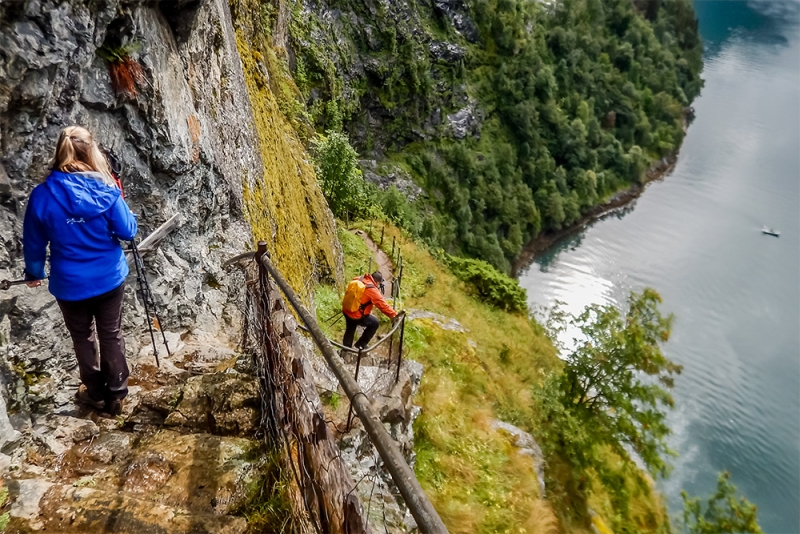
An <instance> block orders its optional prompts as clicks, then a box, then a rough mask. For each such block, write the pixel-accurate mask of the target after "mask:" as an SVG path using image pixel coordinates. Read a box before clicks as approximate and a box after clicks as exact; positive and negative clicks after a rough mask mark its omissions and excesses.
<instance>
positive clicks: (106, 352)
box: [22, 126, 137, 415]
mask: <svg viewBox="0 0 800 534" xmlns="http://www.w3.org/2000/svg"><path fill="white" fill-rule="evenodd" d="M121 193H122V192H121V191H120V189H119V187H118V186H117V185H116V183H115V182H114V178H113V177H112V174H111V171H110V169H109V166H108V162H107V161H106V158H105V156H104V155H103V153H102V152H101V151H100V148H99V147H98V146H97V143H95V141H94V139H93V138H92V134H91V133H89V131H88V130H86V129H85V128H81V127H80V126H70V127H69V128H65V129H64V130H63V131H62V132H61V135H60V136H59V138H58V144H57V146H56V153H55V157H54V158H53V163H52V171H51V172H50V174H49V175H48V176H47V179H46V180H45V182H44V183H42V184H39V185H38V186H36V187H35V188H34V189H33V192H32V193H31V196H30V199H29V201H28V207H27V210H26V211H25V223H24V226H23V238H22V244H23V254H24V256H25V279H26V280H30V282H28V286H30V287H36V286H39V285H41V283H42V282H41V280H43V279H44V278H45V277H46V275H45V272H44V266H45V258H46V255H47V245H48V244H49V245H50V284H49V289H50V293H52V294H53V296H54V297H55V298H56V300H57V301H58V305H59V307H60V308H61V313H62V314H63V316H64V322H65V323H66V326H67V330H69V333H70V335H71V336H72V343H73V346H74V347H75V355H76V356H77V358H78V368H79V370H80V377H81V382H82V384H81V386H80V387H79V388H78V392H77V394H76V397H77V399H78V400H79V401H80V402H82V403H84V404H87V405H90V406H92V407H94V408H97V409H103V410H104V411H106V412H108V413H109V414H111V415H118V414H119V413H120V412H121V411H122V400H123V399H124V398H125V396H126V395H127V394H128V364H127V362H126V361H125V340H124V338H123V337H122V297H123V294H124V286H125V277H126V276H127V275H128V264H127V261H126V260H125V253H124V252H123V250H122V246H121V245H120V240H122V241H129V240H131V239H133V237H134V236H135V235H136V231H137V227H136V219H135V217H134V216H133V214H132V213H131V210H130V209H129V208H128V205H127V204H126V203H125V200H124V199H123V198H122V194H121ZM92 323H94V325H93V324H92ZM95 329H96V331H97V339H98V340H99V345H100V351H99V354H98V350H97V345H96V343H95Z"/></svg>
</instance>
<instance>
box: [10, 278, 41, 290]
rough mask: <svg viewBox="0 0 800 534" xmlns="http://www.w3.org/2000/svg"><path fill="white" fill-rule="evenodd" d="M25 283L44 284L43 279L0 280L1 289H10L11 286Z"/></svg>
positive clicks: (30, 284) (29, 284)
mask: <svg viewBox="0 0 800 534" xmlns="http://www.w3.org/2000/svg"><path fill="white" fill-rule="evenodd" d="M22 284H25V285H27V286H28V287H39V286H41V285H42V281H41V280H0V289H2V290H3V291H8V290H9V289H11V286H19V285H22Z"/></svg>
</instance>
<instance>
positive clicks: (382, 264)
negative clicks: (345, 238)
mask: <svg viewBox="0 0 800 534" xmlns="http://www.w3.org/2000/svg"><path fill="white" fill-rule="evenodd" d="M350 232H351V233H352V234H355V235H357V236H358V237H360V238H361V239H362V240H363V241H364V243H366V245H367V248H369V249H370V250H371V251H372V261H373V262H374V263H375V264H376V265H377V266H376V268H375V269H370V272H375V270H376V269H377V270H378V271H380V273H381V274H382V275H383V282H384V285H385V287H386V295H391V294H392V283H393V281H394V277H393V276H392V273H393V272H394V264H393V263H392V260H391V259H389V255H388V254H386V253H385V252H384V251H383V250H381V249H380V248H378V245H377V244H376V243H375V242H374V241H373V240H372V238H371V237H370V236H369V234H367V233H366V232H365V231H363V230H350Z"/></svg>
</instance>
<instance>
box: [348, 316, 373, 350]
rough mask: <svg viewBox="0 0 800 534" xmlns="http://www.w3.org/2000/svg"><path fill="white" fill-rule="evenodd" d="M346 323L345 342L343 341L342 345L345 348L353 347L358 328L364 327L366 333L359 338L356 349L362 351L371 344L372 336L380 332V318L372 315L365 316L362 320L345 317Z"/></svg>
mask: <svg viewBox="0 0 800 534" xmlns="http://www.w3.org/2000/svg"><path fill="white" fill-rule="evenodd" d="M344 322H345V324H346V326H345V329H344V340H342V345H344V346H345V347H352V346H353V338H354V337H355V335H356V328H358V327H359V326H363V327H364V333H363V334H361V337H360V338H358V341H356V347H358V348H362V349H363V348H366V346H367V345H368V344H369V340H370V339H372V336H374V335H375V332H377V331H378V326H379V325H380V324H381V322H380V321H379V320H378V318H377V317H375V316H374V315H372V314H369V315H365V316H363V317H362V318H361V319H351V318H350V317H348V316H347V315H345V316H344Z"/></svg>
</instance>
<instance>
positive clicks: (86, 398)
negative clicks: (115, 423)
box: [75, 384, 106, 410]
mask: <svg viewBox="0 0 800 534" xmlns="http://www.w3.org/2000/svg"><path fill="white" fill-rule="evenodd" d="M75 400H77V401H78V402H80V403H81V404H85V405H86V406H91V407H92V408H94V409H95V410H102V409H103V408H105V406H106V403H105V401H101V400H99V401H96V400H94V399H93V398H92V397H91V396H90V395H89V390H88V389H86V386H85V385H84V384H81V385H80V386H78V391H77V392H76V393H75Z"/></svg>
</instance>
